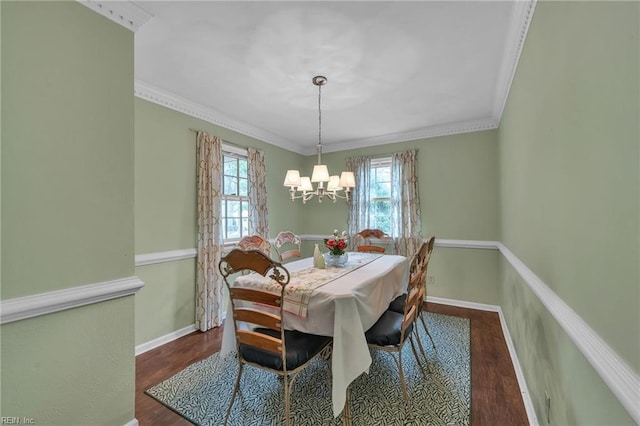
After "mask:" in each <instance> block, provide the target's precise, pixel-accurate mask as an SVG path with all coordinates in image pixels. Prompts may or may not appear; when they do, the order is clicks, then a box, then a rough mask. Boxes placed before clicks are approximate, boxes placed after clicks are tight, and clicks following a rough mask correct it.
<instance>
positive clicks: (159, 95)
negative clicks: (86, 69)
mask: <svg viewBox="0 0 640 426" xmlns="http://www.w3.org/2000/svg"><path fill="white" fill-rule="evenodd" d="M134 94H135V96H137V97H138V98H141V99H144V100H147V101H149V102H153V103H155V104H158V105H162V106H164V107H167V108H169V109H172V110H174V111H178V112H181V113H183V114H186V115H189V116H191V117H195V118H199V119H201V120H204V121H206V122H208V123H211V124H215V125H217V126H220V127H224V128H225V129H229V130H233V131H235V132H238V133H240V134H243V135H246V136H250V137H252V138H256V139H258V140H261V141H262V142H266V143H269V144H271V145H275V146H278V147H280V148H283V149H286V150H288V151H292V152H295V153H298V154H300V155H315V154H316V147H315V146H313V147H303V146H300V145H297V144H295V143H293V142H291V141H289V140H287V139H285V138H283V137H281V136H277V135H275V134H273V133H270V132H267V131H265V130H262V129H258V128H257V127H254V126H251V125H250V124H247V123H242V122H240V121H237V120H233V119H231V118H229V117H227V116H225V115H224V114H222V113H220V112H219V111H216V110H214V109H212V108H209V107H205V106H203V105H200V104H198V103H196V102H192V101H190V100H188V99H185V98H182V97H181V96H178V95H176V94H173V93H170V92H168V91H166V90H164V89H161V88H159V87H155V86H153V85H151V84H149V83H146V82H143V81H141V80H136V82H135V90H134ZM498 123H499V120H498V119H496V118H492V117H489V118H484V119H480V120H471V121H464V122H459V123H450V124H444V125H440V126H431V127H427V128H424V129H421V130H417V131H415V132H410V133H396V134H389V135H383V136H375V137H371V138H362V139H353V140H349V141H343V142H340V143H332V144H324V145H323V146H322V151H323V152H338V151H346V150H348V149H358V148H366V147H370V146H375V145H384V144H392V143H399V142H407V141H413V140H419V139H428V138H434V137H437V136H447V135H456V134H461V133H469V132H479V131H482V130H490V129H495V128H497V127H498Z"/></svg>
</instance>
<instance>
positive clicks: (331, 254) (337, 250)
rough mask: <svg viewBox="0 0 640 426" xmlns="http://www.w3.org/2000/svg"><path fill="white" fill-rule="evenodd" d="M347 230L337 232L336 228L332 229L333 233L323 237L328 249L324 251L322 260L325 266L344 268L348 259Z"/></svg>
mask: <svg viewBox="0 0 640 426" xmlns="http://www.w3.org/2000/svg"><path fill="white" fill-rule="evenodd" d="M347 244H348V239H347V231H342V233H341V234H339V233H338V230H337V229H334V230H333V234H332V235H331V236H330V237H329V238H325V239H324V245H325V246H326V247H327V248H328V249H329V251H328V252H326V253H324V254H323V255H322V256H323V257H324V262H325V264H326V265H327V266H333V267H336V268H344V267H345V266H346V265H347V262H348V261H349V255H348V254H347V251H346V250H347Z"/></svg>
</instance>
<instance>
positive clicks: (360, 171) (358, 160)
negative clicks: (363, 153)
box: [347, 157, 371, 235]
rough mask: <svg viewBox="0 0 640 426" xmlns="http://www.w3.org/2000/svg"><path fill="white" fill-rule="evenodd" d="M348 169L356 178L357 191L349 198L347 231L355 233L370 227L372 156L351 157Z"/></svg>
mask: <svg viewBox="0 0 640 426" xmlns="http://www.w3.org/2000/svg"><path fill="white" fill-rule="evenodd" d="M347 170H349V171H351V172H353V176H354V177H355V179H356V187H355V191H352V192H351V199H350V200H349V216H348V217H347V232H348V233H349V235H355V234H357V233H358V232H360V231H362V230H363V229H367V228H369V206H370V197H369V182H370V175H371V157H351V158H348V159H347Z"/></svg>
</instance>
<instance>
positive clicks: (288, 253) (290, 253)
mask: <svg viewBox="0 0 640 426" xmlns="http://www.w3.org/2000/svg"><path fill="white" fill-rule="evenodd" d="M292 257H300V250H297V249H294V250H287V251H285V252H282V253H280V260H287V259H291V258H292Z"/></svg>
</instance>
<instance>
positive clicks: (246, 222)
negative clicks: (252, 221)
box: [242, 218, 249, 235]
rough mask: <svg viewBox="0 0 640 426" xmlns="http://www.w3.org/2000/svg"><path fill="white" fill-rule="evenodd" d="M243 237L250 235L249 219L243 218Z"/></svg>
mask: <svg viewBox="0 0 640 426" xmlns="http://www.w3.org/2000/svg"><path fill="white" fill-rule="evenodd" d="M242 235H249V219H246V218H242Z"/></svg>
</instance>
